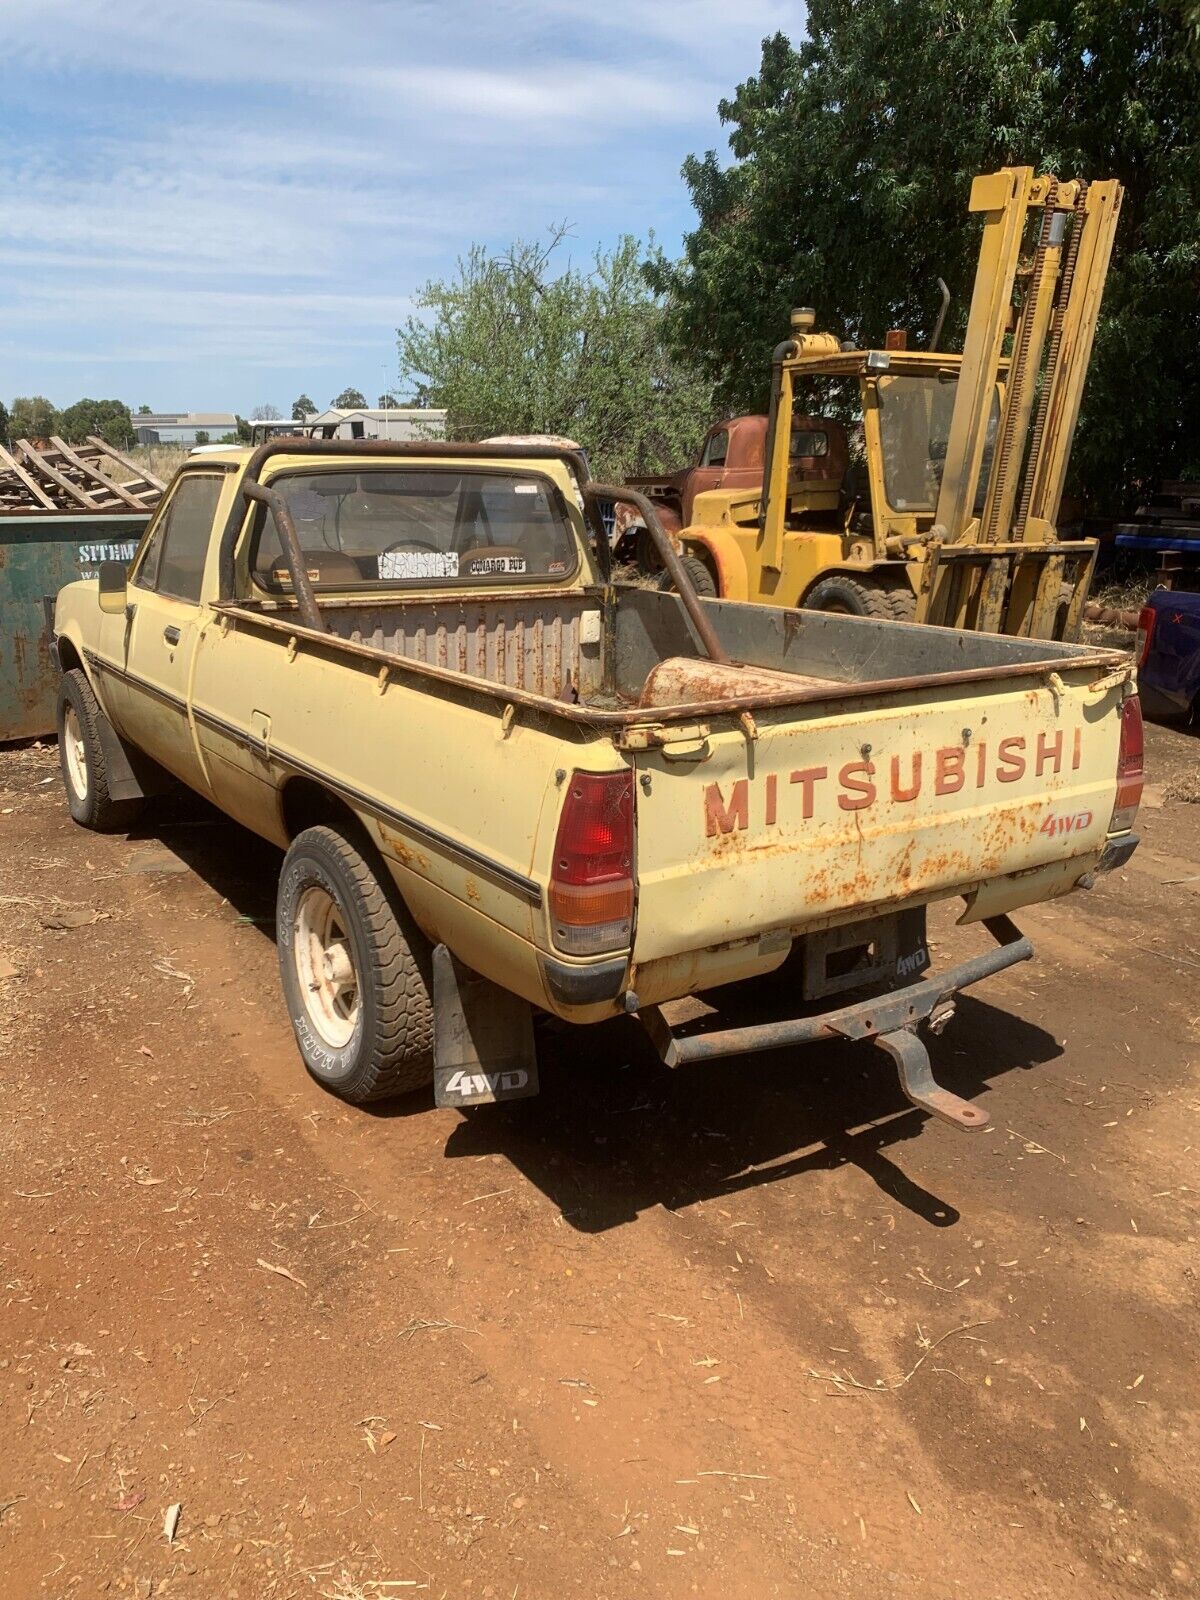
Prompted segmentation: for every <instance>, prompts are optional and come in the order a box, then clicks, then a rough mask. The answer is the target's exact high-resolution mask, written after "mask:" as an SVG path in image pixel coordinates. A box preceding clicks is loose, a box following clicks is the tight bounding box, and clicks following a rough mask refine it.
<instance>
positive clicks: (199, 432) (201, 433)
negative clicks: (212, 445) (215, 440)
mask: <svg viewBox="0 0 1200 1600" xmlns="http://www.w3.org/2000/svg"><path fill="white" fill-rule="evenodd" d="M195 442H196V443H197V444H207V443H208V432H207V430H206V429H204V428H197V429H196V440H195Z"/></svg>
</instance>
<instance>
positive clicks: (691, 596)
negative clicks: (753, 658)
mask: <svg viewBox="0 0 1200 1600" xmlns="http://www.w3.org/2000/svg"><path fill="white" fill-rule="evenodd" d="M583 496H584V499H585V500H587V501H590V502H591V503H593V504H595V502H597V501H599V500H613V501H618V500H623V501H625V503H626V504H627V505H631V506H635V507H636V508H637V510H638V511H639V512H640V513H641V516H642V521H643V522H644V523H645V525H646V529H647V532H648V533H649V534H650V537H651V539H653V541H654V548H655V549H656V550H657V551H658V553H659V555H660V556H661V557H662V564H663V566H664V567H666V569H667V571H668V572H669V573H670V575H671V582H672V583H673V584H674V585H675V587H676V589H677V590H678V591H679V598H680V599H681V600H682V601H683V604H684V609H685V610H686V611H687V614H688V617H689V618H690V620H691V624H692V627H693V628H694V629H695V630H696V635H697V637H698V638H699V640H700V643H701V644H702V645H703V646H704V653H705V655H706V656H707V657H708V659H709V660H710V661H720V662H722V663H723V664H724V665H725V666H729V665H730V661H729V656H728V655H727V653H726V651H725V647H724V646H723V645H722V643H721V641H720V640H719V639H718V638H717V633H716V629H715V628H714V627H713V625H712V622H711V621H710V620H709V618H708V617H707V616H706V615H705V612H704V607H703V606H702V605H701V604H700V597H699V595H698V594H697V593H696V591H695V589H694V588H693V587H692V580H691V579H690V578H689V577H688V574H687V568H686V567H685V566H684V564H683V562H682V561H680V559H679V557H678V555H677V554H676V552H675V546H674V545H673V544H672V543H671V541H670V538H669V537H668V536H667V531H666V529H665V528H664V527H663V525H662V522H661V521H660V520H659V515H658V512H657V511H656V510H655V509H654V504H653V502H652V501H651V500H649V499H647V497H646V496H645V495H644V494H639V493H638V492H637V490H636V489H627V488H625V487H624V486H621V485H617V484H612V483H589V484H587V485H586V486H585V488H584V491H583Z"/></svg>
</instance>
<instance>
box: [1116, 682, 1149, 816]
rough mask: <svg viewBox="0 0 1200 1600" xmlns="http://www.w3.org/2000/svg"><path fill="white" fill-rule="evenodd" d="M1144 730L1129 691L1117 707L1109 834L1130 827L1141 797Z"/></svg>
mask: <svg viewBox="0 0 1200 1600" xmlns="http://www.w3.org/2000/svg"><path fill="white" fill-rule="evenodd" d="M1145 748H1146V740H1145V730H1144V729H1143V727H1142V702H1141V701H1140V700H1139V699H1138V697H1137V695H1135V694H1131V695H1130V696H1129V698H1128V699H1127V700H1126V701H1125V702H1124V704H1123V705H1122V707H1121V743H1120V747H1119V749H1118V751H1117V803H1116V805H1115V806H1114V807H1113V814H1112V821H1111V822H1110V823H1109V825H1108V831H1109V833H1127V832H1128V831H1129V829H1130V828H1132V827H1133V819H1134V818H1135V817H1136V816H1137V809H1138V806H1139V805H1140V804H1141V800H1142V781H1143V777H1144V773H1145V767H1144V764H1143V757H1144V754H1145Z"/></svg>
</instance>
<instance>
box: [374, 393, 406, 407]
mask: <svg viewBox="0 0 1200 1600" xmlns="http://www.w3.org/2000/svg"><path fill="white" fill-rule="evenodd" d="M375 404H376V406H377V407H378V409H379V410H380V411H401V410H403V408H404V401H403V400H398V399H397V398H396V396H395V395H394V394H391V393H388V394H381V395H380V396H379V399H378V400H376V402H375Z"/></svg>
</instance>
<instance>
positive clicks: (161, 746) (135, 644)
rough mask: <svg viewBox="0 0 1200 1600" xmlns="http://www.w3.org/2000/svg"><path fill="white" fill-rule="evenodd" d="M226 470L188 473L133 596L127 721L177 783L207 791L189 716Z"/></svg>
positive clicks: (138, 573)
mask: <svg viewBox="0 0 1200 1600" xmlns="http://www.w3.org/2000/svg"><path fill="white" fill-rule="evenodd" d="M224 482H225V479H224V474H223V473H220V472H184V473H182V474H181V475H180V476H179V477H178V478H177V479H176V480H175V483H174V486H173V487H172V489H171V491H170V494H169V497H168V498H167V500H166V501H164V503H163V508H162V512H161V514H160V516H159V517H158V520H157V521H156V523H155V525H154V529H153V531H152V532H151V535H150V538H149V540H148V541H147V543H146V546H145V548H144V549H143V551H142V554H141V558H140V559H139V561H138V564H137V567H136V568H135V570H134V572H133V575H132V578H131V580H130V585H129V589H128V591H127V593H128V605H127V607H126V625H125V661H124V668H125V681H124V694H123V701H124V705H123V715H122V724H123V726H124V729H125V731H126V733H127V734H128V736H129V738H130V739H131V740H132V741H133V742H134V744H136V745H138V746H139V747H140V748H141V749H143V750H145V751H146V753H147V754H148V755H151V756H153V757H154V759H155V760H156V761H159V762H161V763H162V765H163V766H164V767H166V768H167V769H168V770H169V771H170V772H173V773H174V774H175V776H176V777H177V778H182V779H183V781H184V782H185V783H189V784H192V785H193V786H195V787H203V786H204V785H203V781H202V774H201V767H200V759H199V756H198V755H197V752H196V746H195V741H194V739H193V737H192V729H191V724H190V721H189V718H188V688H189V675H190V668H191V664H192V658H193V656H194V655H195V651H196V636H197V631H198V628H199V626H200V618H201V611H200V595H201V591H202V588H203V583H204V568H205V563H206V561H207V558H208V550H209V545H210V544H211V542H212V533H213V526H214V521H215V518H216V511H217V502H218V501H219V499H220V497H221V490H222V488H223V487H224Z"/></svg>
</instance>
